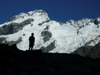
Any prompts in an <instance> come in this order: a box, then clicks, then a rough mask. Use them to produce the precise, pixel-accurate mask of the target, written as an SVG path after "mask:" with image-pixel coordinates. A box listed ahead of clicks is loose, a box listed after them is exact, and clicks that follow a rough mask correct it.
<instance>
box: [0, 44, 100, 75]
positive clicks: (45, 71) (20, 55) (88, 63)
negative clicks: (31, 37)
mask: <svg viewBox="0 0 100 75" xmlns="http://www.w3.org/2000/svg"><path fill="white" fill-rule="evenodd" d="M87 74H92V75H99V74H100V60H94V59H90V58H85V57H81V56H79V55H74V54H58V53H41V51H38V50H36V51H22V50H18V49H17V48H16V45H13V46H10V47H9V46H8V45H2V44H0V75H87Z"/></svg>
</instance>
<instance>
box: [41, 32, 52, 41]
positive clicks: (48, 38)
mask: <svg viewBox="0 0 100 75" xmlns="http://www.w3.org/2000/svg"><path fill="white" fill-rule="evenodd" d="M41 36H43V40H44V43H45V42H46V41H49V40H50V38H51V37H52V34H51V33H50V32H49V31H43V32H42V33H41Z"/></svg>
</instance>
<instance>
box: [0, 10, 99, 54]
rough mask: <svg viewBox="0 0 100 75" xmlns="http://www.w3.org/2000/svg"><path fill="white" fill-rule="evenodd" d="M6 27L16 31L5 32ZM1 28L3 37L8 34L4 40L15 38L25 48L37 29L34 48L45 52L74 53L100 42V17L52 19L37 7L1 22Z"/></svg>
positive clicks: (0, 35) (19, 47)
mask: <svg viewBox="0 0 100 75" xmlns="http://www.w3.org/2000/svg"><path fill="white" fill-rule="evenodd" d="M30 19H31V20H30ZM28 20H29V21H28ZM27 21H28V22H27ZM15 24H16V25H15ZM21 25H23V26H22V27H21ZM9 26H11V27H12V28H11V27H9ZM15 26H16V27H18V28H19V29H17V28H16V27H15ZM4 28H5V30H8V28H11V29H12V32H9V33H7V32H4ZM14 30H15V31H14ZM2 31H3V32H2ZM0 32H1V33H0V39H2V38H5V39H3V40H1V42H0V43H6V44H9V43H10V42H13V44H17V48H18V49H20V50H23V51H25V50H28V48H29V40H28V39H29V36H31V33H34V36H35V46H34V49H42V50H43V52H50V53H71V52H73V51H75V50H76V49H77V48H79V47H82V46H84V45H89V46H95V45H96V44H97V43H99V42H100V17H98V18H97V19H88V18H86V19H82V20H79V21H74V20H70V21H67V22H66V23H61V22H57V21H54V20H50V18H49V16H48V14H47V13H46V12H45V11H43V10H34V11H30V12H28V13H20V14H19V15H16V16H14V17H13V18H11V19H9V20H8V21H7V22H5V23H4V24H1V25H0ZM4 33H5V34H4ZM19 39H21V40H20V41H19V42H17V43H16V42H14V41H18V40H19ZM87 43H88V44H87Z"/></svg>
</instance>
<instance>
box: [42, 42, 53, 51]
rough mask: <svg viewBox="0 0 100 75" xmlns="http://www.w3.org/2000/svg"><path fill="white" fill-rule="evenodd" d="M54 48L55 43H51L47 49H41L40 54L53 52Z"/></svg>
mask: <svg viewBox="0 0 100 75" xmlns="http://www.w3.org/2000/svg"><path fill="white" fill-rule="evenodd" d="M54 48H55V41H53V42H52V43H51V44H50V45H48V46H47V47H41V50H42V52H44V53H48V52H49V51H51V50H53V49H54Z"/></svg>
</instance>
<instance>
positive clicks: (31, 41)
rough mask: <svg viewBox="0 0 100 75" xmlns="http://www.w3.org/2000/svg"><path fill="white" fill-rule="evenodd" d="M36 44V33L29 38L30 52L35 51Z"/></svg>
mask: <svg viewBox="0 0 100 75" xmlns="http://www.w3.org/2000/svg"><path fill="white" fill-rule="evenodd" d="M34 43H35V37H34V33H32V34H31V36H30V37H29V50H32V49H33V46H34Z"/></svg>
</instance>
